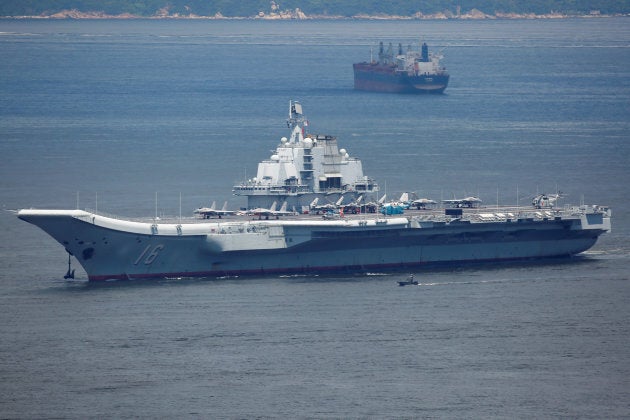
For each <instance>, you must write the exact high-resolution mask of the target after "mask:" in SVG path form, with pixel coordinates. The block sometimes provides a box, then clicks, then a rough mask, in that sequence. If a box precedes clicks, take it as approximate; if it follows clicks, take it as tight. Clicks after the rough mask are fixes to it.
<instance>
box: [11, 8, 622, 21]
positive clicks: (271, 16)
mask: <svg viewBox="0 0 630 420" xmlns="http://www.w3.org/2000/svg"><path fill="white" fill-rule="evenodd" d="M615 16H628V15H622V14H617V15H604V14H600V13H599V12H597V11H592V12H591V13H589V14H584V15H569V14H563V13H546V14H542V15H541V14H534V13H498V12H497V13H493V14H488V13H484V12H482V11H480V10H477V9H472V10H470V11H468V12H464V13H451V12H449V11H445V12H441V13H433V14H423V13H421V12H418V13H416V14H414V15H412V16H396V15H363V14H358V15H355V16H351V17H346V16H331V15H306V14H305V13H304V12H302V11H301V10H300V9H295V10H292V11H282V12H272V13H264V12H260V13H258V15H256V16H243V17H226V16H223V15H222V14H221V13H217V14H215V15H214V16H199V15H195V14H188V15H184V14H179V13H169V12H168V10H159V11H158V12H157V13H156V14H154V15H153V16H139V15H133V14H129V13H123V14H119V15H111V14H107V13H104V12H82V11H79V10H76V9H72V10H62V11H59V12H57V13H53V14H46V15H37V16H2V18H3V19H208V20H484V19H567V18H594V17H615Z"/></svg>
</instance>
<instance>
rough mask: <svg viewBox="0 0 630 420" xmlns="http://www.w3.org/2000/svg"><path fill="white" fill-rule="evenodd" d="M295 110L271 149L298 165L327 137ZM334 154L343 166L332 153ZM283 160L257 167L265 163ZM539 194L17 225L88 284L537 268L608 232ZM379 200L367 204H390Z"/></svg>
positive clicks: (58, 216) (51, 219)
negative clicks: (518, 199)
mask: <svg viewBox="0 0 630 420" xmlns="http://www.w3.org/2000/svg"><path fill="white" fill-rule="evenodd" d="M295 105H296V104H295V103H290V107H291V109H292V113H291V115H293V117H295V118H294V119H293V121H292V122H291V124H290V128H291V132H292V140H289V139H286V140H283V141H281V148H286V147H297V146H295V145H293V146H291V145H289V144H290V143H291V142H294V143H300V144H301V146H300V148H303V149H304V150H302V152H301V153H303V154H302V155H301V156H302V159H304V158H305V157H306V156H314V155H315V153H314V149H315V148H316V147H321V146H320V145H319V143H320V141H321V142H323V143H327V142H328V141H330V140H325V139H330V138H331V137H330V136H320V135H310V134H307V133H306V132H305V120H303V119H302V118H298V117H296V115H295V114H296V113H297V114H299V115H302V114H301V109H300V108H301V107H296V106H295ZM298 111H299V112H298ZM293 135H295V137H293ZM322 139H324V140H322ZM315 140H317V143H318V145H316V142H315ZM324 148H325V149H326V147H324ZM307 150H308V151H310V152H311V153H310V154H309V152H307ZM335 150H336V149H334V147H333V148H332V150H329V152H330V153H332V152H333V151H335ZM335 153H337V154H342V155H344V158H346V159H347V157H345V153H343V152H341V150H336V152H335ZM296 155H300V153H296ZM326 155H327V153H326V152H324V153H323V156H322V158H323V159H324V162H325V163H326V164H325V165H324V166H326V167H328V166H330V165H333V166H334V165H337V164H339V162H341V161H340V160H338V159H332V158H330V159H332V161H330V160H326V159H327V158H325V156H326ZM282 159H284V158H279V159H271V160H270V161H269V162H267V163H268V164H269V165H274V164H277V163H278V162H281V161H282ZM342 160H343V158H342ZM331 162H332V163H331ZM355 169H356V168H355ZM324 173H325V174H330V173H336V172H324ZM343 174H344V172H343V171H341V175H343ZM324 177H325V175H318V176H317V177H316V179H318V180H321V182H324V188H330V187H333V188H335V189H338V188H340V187H341V184H337V181H335V184H334V185H332V186H331V185H330V184H328V185H326V180H327V179H328V178H326V180H324V179H323V178H324ZM319 178H321V179H319ZM353 180H354V181H355V183H354V184H352V185H353V186H352V187H348V193H352V194H355V193H356V192H357V190H361V191H362V189H365V190H366V192H374V188H375V184H371V182H372V181H370V180H369V179H366V178H358V179H353ZM252 182H254V181H252ZM370 190H371V191H370ZM268 192H271V191H269V190H268ZM288 192H289V193H290V192H291V191H288ZM321 192H322V191H319V193H321ZM296 193H297V191H296ZM283 194H284V195H286V194H287V193H286V192H285V193H283ZM267 195H269V194H267ZM278 195H280V194H278ZM271 196H275V192H271ZM288 196H290V195H288ZM541 197H543V198H541V199H537V200H534V203H533V205H532V206H527V207H499V206H492V207H488V208H486V207H483V206H482V205H481V204H480V200H479V199H478V198H477V197H467V198H463V199H461V200H456V199H449V200H443V203H442V204H444V205H446V206H447V208H436V207H435V206H434V204H435V202H433V201H432V200H427V199H419V200H414V201H413V202H408V203H398V202H397V203H394V204H396V205H397V206H400V207H401V208H403V209H404V210H401V212H400V213H398V212H397V213H396V214H395V215H389V213H388V212H378V211H377V212H373V213H370V212H365V209H367V208H369V207H368V206H367V205H366V204H359V203H361V198H362V196H360V197H359V198H358V199H357V200H356V202H355V203H344V201H343V200H342V199H340V200H338V201H337V202H335V203H334V204H328V203H327V204H326V205H321V204H318V203H317V202H315V200H314V202H313V203H311V204H310V205H309V206H308V210H310V211H301V212H300V211H294V210H292V209H287V206H286V204H283V205H282V207H281V209H280V210H275V206H271V208H255V209H248V210H247V211H243V212H229V211H225V210H220V211H219V210H215V209H214V206H213V208H209V209H206V210H199V211H198V212H197V213H199V214H202V215H204V216H208V217H210V216H211V215H212V214H213V212H214V214H215V215H216V216H217V218H215V219H214V220H211V219H209V218H206V217H196V218H193V217H191V218H186V219H182V218H181V217H180V218H174V219H173V220H168V219H164V218H159V219H158V218H157V217H156V218H153V219H146V220H137V219H134V220H131V219H123V218H118V217H111V216H106V215H103V214H99V213H98V212H95V211H87V210H79V209H73V210H52V209H42V210H40V209H23V210H19V211H18V212H17V217H19V218H20V219H22V220H24V221H26V222H29V223H32V224H33V225H35V226H37V227H39V228H41V229H42V230H44V231H45V232H46V233H48V234H49V235H50V236H51V237H52V238H53V239H55V240H56V241H57V242H58V243H59V244H61V246H63V247H64V248H65V250H66V251H67V252H68V255H69V257H68V258H69V262H68V272H67V273H66V277H73V276H74V269H72V267H71V256H72V257H74V260H76V261H77V262H78V263H79V264H80V265H81V266H82V267H83V269H84V270H85V272H86V273H87V276H88V279H89V280H90V281H103V280H109V279H121V280H128V279H144V278H180V277H223V276H243V275H279V274H322V273H338V272H341V273H360V272H371V271H382V270H411V269H416V268H420V267H428V266H434V265H446V266H449V267H451V266H457V265H461V264H466V263H493V262H498V261H519V260H539V259H544V258H554V257H568V256H572V255H575V254H579V253H581V252H583V251H585V250H587V249H589V248H590V247H592V246H593V245H594V244H595V243H596V241H597V239H598V238H599V236H600V235H602V234H603V233H605V232H608V231H609V230H610V229H611V210H610V209H609V208H608V207H606V206H599V205H580V206H570V205H565V206H563V207H561V208H560V207H558V206H557V202H556V201H557V200H554V199H550V197H549V196H548V195H544V196H541ZM342 198H343V196H342ZM544 198H546V199H544ZM556 198H557V197H556ZM379 201H380V202H377V203H376V204H370V206H374V205H376V206H380V207H381V208H383V207H385V206H388V205H390V206H391V205H393V203H384V202H383V201H382V200H379ZM255 202H256V203H258V201H255ZM416 202H417V203H416ZM413 206H416V209H415V210H414V209H413ZM431 206H433V207H431ZM349 208H354V209H357V211H354V212H352V213H356V214H350V213H351V212H349V211H348V209H349ZM320 209H321V210H324V209H325V214H324V215H323V216H322V215H318V213H320V212H319V210H320ZM316 210H317V211H316ZM220 216H222V218H221V217H220Z"/></svg>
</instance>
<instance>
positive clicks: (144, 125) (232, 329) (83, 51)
mask: <svg viewBox="0 0 630 420" xmlns="http://www.w3.org/2000/svg"><path fill="white" fill-rule="evenodd" d="M628 23H629V22H628V18H606V19H604V18H597V19H595V18H594V19H563V20H514V21H507V20H500V21H470V22H454V21H446V22H440V21H403V22H400V21H397V22H389V21H306V22H297V21H291V22H260V21H206V20H195V21H184V20H171V21H165V20H157V21H156V20H130V21H113V20H98V21H83V20H63V21H52V20H1V21H0V57H2V58H1V60H0V158H1V159H2V164H1V165H0V204H1V205H2V208H3V209H4V210H6V211H2V213H1V214H0V235H1V236H0V239H1V240H0V264H1V265H0V268H1V270H0V299H1V303H2V304H1V305H0V417H3V418H4V417H26V418H33V417H45V418H48V417H63V418H88V417H123V418H124V417H171V418H173V417H208V418H221V417H230V418H250V417H287V418H294V417H315V418H318V417H350V418H353V417H378V418H383V417H408V418H409V417H447V418H462V417H473V418H491V417H500V418H505V417H520V418H530V417H560V416H563V417H581V418H614V417H627V416H629V415H630V403H629V402H628V401H630V395H629V394H630V392H629V390H630V379H628V378H630V350H629V349H630V342H629V338H628V337H630V327H629V326H628V319H630V309H629V305H628V301H629V299H630V286H629V272H630V269H629V268H628V267H629V266H630V264H629V263H630V245H628V243H629V239H630V216H629V215H628V211H627V200H628V197H629V196H630V187H629V185H630V170H629V169H628V167H629V165H630V118H629V116H630V25H629V24H628ZM380 41H383V42H384V43H385V44H386V45H387V44H388V43H390V42H392V43H393V44H394V48H397V44H398V43H399V42H401V43H402V44H403V46H404V47H406V45H408V44H410V43H418V42H421V41H426V42H427V43H428V44H429V46H430V48H431V49H432V50H433V51H436V52H437V51H441V52H442V54H443V55H444V60H443V64H444V65H445V66H446V67H447V69H448V71H449V72H450V74H451V81H450V84H449V86H448V88H447V90H446V93H445V94H444V95H437V96H415V95H393V94H381V93H370V92H358V91H354V90H353V88H352V85H353V79H352V63H353V62H358V61H364V60H369V58H370V50H372V51H373V52H374V53H375V52H376V51H377V48H378V47H377V45H378V42H380ZM289 100H299V101H301V102H302V104H303V106H304V111H305V113H306V115H307V117H308V119H309V123H310V124H309V129H310V130H311V132H315V133H320V134H331V135H335V136H337V137H338V138H339V141H340V146H341V147H343V148H345V149H347V151H348V153H349V154H350V156H353V157H358V158H360V159H362V161H363V167H364V172H365V173H366V174H368V175H370V176H371V177H374V178H376V179H377V181H378V182H379V183H380V186H381V192H382V193H387V195H388V197H390V198H396V197H397V196H398V195H399V194H401V193H402V192H404V191H410V192H416V193H417V194H418V195H419V196H422V197H428V198H432V199H435V200H439V199H442V198H452V197H462V196H467V195H478V196H480V197H481V198H482V199H483V200H484V202H485V203H486V204H489V205H492V204H495V203H498V204H510V205H516V204H518V205H523V206H528V205H529V204H530V200H531V197H532V196H533V195H535V194H536V193H539V192H540V193H542V192H546V193H555V192H557V191H562V193H563V195H564V198H563V199H562V201H561V205H563V204H566V203H573V204H580V203H582V202H586V203H589V204H600V205H608V206H611V207H612V208H613V231H612V232H611V233H609V234H606V235H604V236H602V237H601V238H600V240H599V242H598V244H597V245H596V246H595V247H594V248H593V249H592V250H590V251H588V252H586V253H585V254H584V255H583V256H582V257H581V258H574V259H570V260H563V261H552V262H547V263H545V264H525V265H522V264H506V265H500V266H474V267H468V268H464V269H462V268H453V269H442V270H429V271H418V272H416V273H415V277H416V279H417V280H419V282H420V285H419V286H413V287H412V286H406V287H399V286H398V285H397V280H402V279H404V278H406V276H407V273H397V274H396V273H394V274H386V273H370V274H369V275H360V276H352V275H350V276H339V277H330V276H322V277H317V276H308V277H299V276H298V277H271V278H256V277H254V278H230V279H214V278H208V279H169V280H160V281H137V282H136V281H133V282H108V283H105V284H99V285H95V284H89V283H87V282H86V276H85V272H83V271H82V270H81V269H80V267H78V266H76V261H74V262H73V263H74V264H75V266H76V267H75V268H76V269H77V278H76V279H75V280H73V281H64V280H63V274H64V273H65V271H66V269H67V265H66V264H67V254H66V253H65V251H64V250H63V247H62V246H60V245H59V244H57V243H56V242H54V240H52V239H51V238H50V237H48V236H47V235H46V234H45V233H43V232H42V231H40V230H39V229H37V228H35V227H33V226H31V225H28V224H26V223H24V222H22V221H20V220H18V219H17V218H16V217H15V215H14V214H13V213H12V212H11V211H10V210H15V209H18V208H28V207H38V208H77V207H78V208H90V209H97V210H99V211H102V212H108V213H113V214H116V215H121V216H131V217H134V216H155V215H156V214H157V215H160V216H164V215H174V216H179V215H180V214H181V215H182V216H183V217H190V216H191V214H192V210H193V209H194V208H197V207H199V206H207V205H209V204H210V203H211V202H212V201H217V203H219V205H220V204H222V203H223V201H228V204H229V206H230V208H232V209H237V208H239V207H241V206H243V205H245V202H244V200H242V199H240V198H238V197H235V196H233V195H232V194H231V186H232V185H234V184H236V183H238V182H240V181H242V180H245V179H248V178H252V177H253V176H255V171H256V165H257V162H258V161H260V160H262V159H265V158H268V157H269V156H270V155H271V153H272V150H273V149H274V148H275V146H276V145H277V143H278V141H279V139H280V137H282V136H286V135H287V130H286V123H285V119H286V117H287V113H288V104H289Z"/></svg>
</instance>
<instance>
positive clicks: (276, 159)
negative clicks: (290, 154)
mask: <svg viewBox="0 0 630 420" xmlns="http://www.w3.org/2000/svg"><path fill="white" fill-rule="evenodd" d="M271 160H273V161H274V162H278V161H279V160H280V156H278V155H271Z"/></svg>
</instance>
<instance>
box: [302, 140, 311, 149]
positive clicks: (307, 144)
mask: <svg viewBox="0 0 630 420" xmlns="http://www.w3.org/2000/svg"><path fill="white" fill-rule="evenodd" d="M311 146H313V140H311V139H308V138H307V139H304V147H306V148H307V149H310V148H311Z"/></svg>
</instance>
